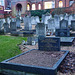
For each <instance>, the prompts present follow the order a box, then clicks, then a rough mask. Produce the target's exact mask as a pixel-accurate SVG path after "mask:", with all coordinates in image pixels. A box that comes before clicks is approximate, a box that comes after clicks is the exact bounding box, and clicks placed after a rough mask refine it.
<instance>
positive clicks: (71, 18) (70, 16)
mask: <svg viewBox="0 0 75 75" xmlns="http://www.w3.org/2000/svg"><path fill="white" fill-rule="evenodd" d="M71 20H73V16H72V15H69V20H68V25H69V26H71Z"/></svg>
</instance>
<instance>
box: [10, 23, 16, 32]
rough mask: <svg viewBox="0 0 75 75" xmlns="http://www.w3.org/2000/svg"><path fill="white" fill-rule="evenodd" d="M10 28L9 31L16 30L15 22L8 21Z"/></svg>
mask: <svg viewBox="0 0 75 75" xmlns="http://www.w3.org/2000/svg"><path fill="white" fill-rule="evenodd" d="M10 30H11V31H16V30H17V27H16V22H10Z"/></svg>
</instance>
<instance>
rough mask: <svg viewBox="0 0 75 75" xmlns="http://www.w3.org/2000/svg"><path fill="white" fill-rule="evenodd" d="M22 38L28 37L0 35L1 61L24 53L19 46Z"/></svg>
mask: <svg viewBox="0 0 75 75" xmlns="http://www.w3.org/2000/svg"><path fill="white" fill-rule="evenodd" d="M22 40H27V38H25V37H14V36H4V35H0V62H1V61H3V60H6V59H8V58H11V57H13V56H15V55H18V54H20V53H22V52H21V50H20V49H19V47H18V46H17V44H20V43H21V42H22Z"/></svg>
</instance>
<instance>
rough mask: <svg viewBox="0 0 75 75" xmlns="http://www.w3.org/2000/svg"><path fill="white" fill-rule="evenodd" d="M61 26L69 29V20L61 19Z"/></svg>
mask: <svg viewBox="0 0 75 75" xmlns="http://www.w3.org/2000/svg"><path fill="white" fill-rule="evenodd" d="M60 28H61V29H68V21H67V20H64V19H63V20H61V21H60Z"/></svg>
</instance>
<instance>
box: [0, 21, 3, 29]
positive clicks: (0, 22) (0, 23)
mask: <svg viewBox="0 0 75 75" xmlns="http://www.w3.org/2000/svg"><path fill="white" fill-rule="evenodd" d="M2 27H3V22H2V20H0V30H2Z"/></svg>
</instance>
